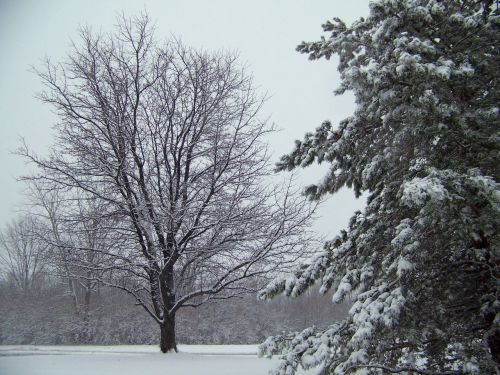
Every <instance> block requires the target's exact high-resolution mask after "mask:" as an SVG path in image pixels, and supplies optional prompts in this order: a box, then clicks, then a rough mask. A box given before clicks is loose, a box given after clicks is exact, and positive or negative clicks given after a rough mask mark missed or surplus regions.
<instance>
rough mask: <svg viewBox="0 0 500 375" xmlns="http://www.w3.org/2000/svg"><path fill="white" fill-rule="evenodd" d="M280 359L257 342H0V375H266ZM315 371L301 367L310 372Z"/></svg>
mask: <svg viewBox="0 0 500 375" xmlns="http://www.w3.org/2000/svg"><path fill="white" fill-rule="evenodd" d="M277 364H278V359H277V358H273V359H266V358H258V357H257V345H179V353H168V354H162V353H160V352H159V349H158V346H156V345H154V346H153V345H151V346H148V345H118V346H32V345H21V346H19V345H15V346H10V345H0V374H1V375H68V374H71V375H137V374H140V375H153V374H154V375H158V374H163V375H226V374H227V375H260V374H262V375H267V374H268V372H269V370H271V369H272V368H274V367H276V366H277ZM313 373H314V372H311V371H310V372H300V374H308V375H309V374H313Z"/></svg>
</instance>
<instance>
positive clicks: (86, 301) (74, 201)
mask: <svg viewBox="0 0 500 375" xmlns="http://www.w3.org/2000/svg"><path fill="white" fill-rule="evenodd" d="M27 196H28V198H29V203H28V204H27V206H28V207H29V209H30V212H31V213H32V215H36V217H37V220H38V222H39V228H38V233H37V235H38V238H39V240H40V241H41V242H43V243H45V244H46V246H47V248H48V250H47V251H46V265H47V266H48V267H47V268H48V269H47V272H48V273H49V274H50V275H51V276H54V277H56V278H57V279H58V280H59V281H62V283H63V285H66V287H67V291H66V295H67V296H69V297H70V298H71V300H72V302H73V307H74V317H75V318H76V320H75V322H80V323H81V324H82V327H81V332H80V338H79V340H80V342H85V341H90V340H91V337H90V336H89V335H87V337H85V335H86V333H85V332H84V331H85V330H86V328H88V324H89V318H90V313H91V301H92V299H93V296H94V295H95V294H96V291H97V290H98V288H99V287H100V286H101V285H102V284H106V283H109V282H110V280H111V279H112V277H113V272H116V269H115V267H114V264H113V262H112V260H110V259H109V257H108V256H107V255H106V254H107V253H110V252H113V251H118V249H121V248H123V247H127V246H129V243H130V241H129V240H127V239H126V238H125V236H124V235H123V234H120V233H117V232H116V230H115V228H116V219H115V218H114V216H113V215H111V214H110V213H109V212H107V208H106V206H105V205H103V204H102V202H100V201H99V200H97V199H96V198H95V197H93V196H91V195H89V194H85V193H80V194H74V193H73V192H70V193H68V191H66V190H65V189H61V188H60V187H58V186H57V185H56V184H53V183H47V182H45V183H37V182H33V183H31V184H29V185H28V194H27Z"/></svg>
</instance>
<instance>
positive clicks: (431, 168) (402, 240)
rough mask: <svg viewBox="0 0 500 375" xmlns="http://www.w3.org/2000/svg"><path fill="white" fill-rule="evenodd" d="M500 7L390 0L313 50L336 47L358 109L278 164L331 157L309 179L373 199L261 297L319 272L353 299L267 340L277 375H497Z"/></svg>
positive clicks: (296, 287)
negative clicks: (320, 323) (305, 373)
mask: <svg viewBox="0 0 500 375" xmlns="http://www.w3.org/2000/svg"><path fill="white" fill-rule="evenodd" d="M499 25H500V19H499V10H498V4H497V3H495V4H494V3H493V1H458V0H442V1H439V0H380V1H373V2H372V3H371V4H370V15H369V16H368V17H367V18H366V19H363V18H361V19H359V20H358V21H356V22H354V23H353V24H352V25H350V26H347V25H346V24H345V23H344V22H342V21H341V20H340V19H334V20H333V21H332V22H327V23H326V24H325V25H323V28H324V30H325V32H328V33H329V36H328V37H327V38H324V37H322V38H321V40H320V41H318V42H313V43H302V44H301V45H299V47H298V50H299V51H300V52H302V53H307V54H309V57H310V59H318V58H323V57H324V58H327V59H329V58H330V57H331V56H332V55H337V56H338V57H339V71H340V73H341V79H342V83H341V85H340V88H338V90H337V91H336V93H337V94H342V93H344V92H346V91H348V90H352V91H353V93H354V94H355V98H356V109H355V112H354V114H353V115H352V116H351V117H349V118H347V119H345V120H344V121H342V122H341V123H340V124H339V126H338V127H334V126H332V124H331V123H330V122H328V121H326V122H324V123H323V124H322V125H321V126H320V127H319V128H317V129H316V131H315V132H314V133H308V134H306V135H305V138H304V140H303V141H296V145H295V149H294V150H293V152H291V153H290V154H289V155H286V156H283V157H282V159H281V161H280V162H279V164H278V169H279V170H291V169H294V168H297V167H306V166H308V165H310V164H312V163H322V162H327V163H329V164H330V169H329V172H328V174H327V175H326V176H325V178H324V180H322V181H321V182H320V183H318V184H316V185H311V186H309V187H308V188H307V189H306V194H307V195H309V197H310V198H311V199H319V198H321V197H323V196H324V195H326V194H328V193H335V192H337V191H338V190H339V189H340V188H342V187H344V186H347V187H350V188H353V189H354V191H355V193H356V194H357V196H359V195H360V194H362V193H366V194H367V196H368V201H367V206H366V208H365V209H364V211H363V212H357V213H355V214H354V216H353V217H352V218H351V220H350V224H349V227H348V229H347V230H346V231H342V232H341V234H340V235H339V236H338V237H336V238H335V239H333V240H331V241H329V242H327V243H326V244H325V246H324V249H323V250H322V251H321V253H320V254H319V255H317V256H316V257H315V258H314V259H313V260H312V261H311V262H310V263H309V264H305V265H302V266H300V267H299V268H298V269H297V270H296V271H295V272H294V273H293V274H292V275H291V276H286V277H285V276H283V277H281V278H278V279H276V280H274V281H273V282H272V283H271V284H270V285H269V286H268V287H267V289H266V290H265V291H264V292H263V293H262V294H261V295H260V296H261V298H272V297H273V296H274V295H277V294H279V293H285V294H286V295H288V296H292V297H293V296H297V295H300V294H301V293H303V292H304V291H305V290H306V289H307V288H308V287H310V286H311V285H313V284H316V283H320V285H321V292H323V293H326V292H327V291H329V290H331V291H332V292H333V301H334V302H339V301H342V300H344V299H349V298H352V300H353V306H352V308H351V310H350V312H349V315H348V317H347V318H346V319H345V320H343V321H341V322H336V323H334V324H332V325H331V326H330V327H328V328H326V329H318V328H315V327H311V328H307V329H305V330H304V331H302V332H300V333H295V334H293V335H292V336H285V335H284V336H276V337H271V338H269V339H268V340H267V341H266V342H265V343H264V344H262V345H261V348H260V350H261V354H262V355H271V354H277V353H283V354H284V355H283V357H282V358H283V360H282V362H281V365H280V367H279V368H278V369H277V370H276V373H277V374H294V373H295V371H296V370H297V369H298V368H299V367H303V368H311V367H315V366H319V368H320V373H321V374H382V373H383V374H386V373H402V374H410V373H411V374H462V373H470V374H491V373H497V374H498V373H499V368H500V367H499V364H500V314H499V312H500V300H499V296H500V291H499V280H500V268H499V266H500V246H499V242H500V236H499V226H500V225H499V224H500V220H499V219H500V216H499V211H500V184H499V183H498V181H499V177H500V168H499V165H500V164H499V157H498V156H499V150H500V132H499V130H500V127H499V125H500V122H499V109H498V103H499V99H500V98H499V79H498V76H499V72H500V62H499V45H500V43H499Z"/></svg>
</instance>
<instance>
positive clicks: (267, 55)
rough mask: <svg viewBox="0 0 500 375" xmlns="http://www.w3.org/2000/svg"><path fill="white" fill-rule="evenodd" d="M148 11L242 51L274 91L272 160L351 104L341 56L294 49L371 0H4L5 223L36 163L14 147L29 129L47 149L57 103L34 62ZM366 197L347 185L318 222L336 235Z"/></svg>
mask: <svg viewBox="0 0 500 375" xmlns="http://www.w3.org/2000/svg"><path fill="white" fill-rule="evenodd" d="M144 10H146V11H147V12H148V13H149V15H150V16H151V18H152V20H153V21H155V22H156V25H157V31H156V32H157V34H156V35H157V37H159V38H167V37H169V36H170V35H175V36H177V37H180V38H181V39H182V40H183V42H184V43H185V44H187V45H191V46H194V47H203V48H205V49H208V50H217V49H229V50H232V51H238V52H239V53H240V56H241V61H242V62H244V63H246V64H247V65H248V66H249V71H250V72H253V74H254V77H255V81H256V82H257V84H258V85H259V86H260V87H261V90H262V92H263V93H265V92H267V93H268V95H269V96H270V98H269V100H268V102H267V104H266V106H265V108H264V111H263V112H262V115H263V116H270V118H271V121H272V122H274V123H275V124H276V125H277V126H278V128H280V129H282V131H281V132H280V133H278V134H276V135H274V136H272V137H271V138H270V140H269V142H270V144H271V149H272V150H273V153H274V160H278V158H279V156H280V155H282V154H283V153H286V152H288V151H290V150H291V149H292V147H293V141H294V140H295V139H302V137H303V135H304V133H305V132H307V131H312V130H314V128H315V127H317V126H318V125H320V123H321V122H322V121H324V120H326V119H329V120H332V121H333V122H334V123H337V122H338V121H339V120H341V119H343V118H344V117H346V116H348V115H349V114H350V113H351V112H352V111H353V109H354V100H353V97H352V96H350V95H344V96H342V97H338V96H337V97H336V96H334V95H333V93H332V92H333V90H334V89H335V88H336V87H337V85H338V82H339V81H338V73H337V70H336V60H332V61H326V60H325V61H315V62H311V61H308V59H307V57H306V56H304V55H300V54H298V53H297V52H295V47H296V45H297V44H298V43H299V42H301V41H303V40H306V41H313V40H317V39H319V37H320V36H321V35H322V30H321V27H320V26H321V24H322V23H323V22H324V21H326V20H327V19H331V18H332V17H335V16H337V17H340V18H342V19H343V20H344V21H346V22H352V21H353V20H355V19H356V18H358V17H360V16H366V15H367V14H368V0H355V1H343V0H329V1H327V0H314V1H311V0H300V1H299V0H272V1H269V0H267V1H265V0H254V1H235V0H212V1H202V0H198V1H193V0H191V1H189V0H184V1H182V0H158V1H137V0H85V1H83V0H81V1H64V0H58V1H56V0H44V1H40V0H0V46H1V50H0V225H3V224H5V223H6V222H7V221H9V220H10V219H11V218H13V216H15V214H16V210H17V209H18V208H19V207H20V205H21V204H22V201H23V196H22V189H23V186H22V183H20V182H16V177H18V176H19V175H22V174H23V173H26V172H27V171H28V170H29V169H28V167H27V166H26V165H25V164H24V161H23V160H21V159H19V157H17V156H15V155H12V154H11V151H13V150H15V149H16V147H17V146H18V145H19V138H20V137H24V138H25V139H26V142H27V143H28V145H30V146H31V147H32V148H33V149H34V150H35V151H37V152H38V153H41V154H43V153H44V152H45V151H46V150H47V148H48V147H49V145H50V142H51V126H52V124H53V123H54V122H55V121H56V118H55V117H54V115H53V114H52V113H51V109H50V107H48V106H47V105H44V104H42V103H40V102H39V101H38V100H37V99H35V97H34V95H35V93H36V92H37V91H38V90H39V89H40V87H41V86H40V82H39V79H38V78H37V77H36V76H35V74H33V73H31V72H30V66H31V65H33V66H37V65H38V64H39V62H40V59H42V58H43V57H44V56H49V57H50V58H51V59H52V60H53V61H57V60H59V59H61V58H62V57H63V56H64V55H65V54H66V52H67V51H68V50H69V45H70V41H71V39H73V40H75V41H77V40H78V38H77V28H78V27H79V26H80V25H89V26H91V27H92V28H93V29H94V30H102V31H108V30H111V29H112V28H113V25H115V24H116V15H117V14H118V13H120V12H122V11H123V12H125V14H126V15H128V16H131V15H135V14H137V13H139V12H141V11H144ZM308 169H309V168H308ZM321 169H322V170H325V168H313V169H311V170H300V171H299V179H300V182H301V183H303V184H307V183H310V182H314V181H316V180H317V179H318V178H320V177H321V176H322V173H321ZM362 205H363V202H362V200H355V199H354V197H353V194H352V193H351V192H350V191H342V192H340V193H339V194H337V195H336V196H334V197H331V198H330V199H329V200H328V202H326V203H325V204H324V205H323V206H322V207H321V209H320V211H319V213H318V214H319V215H320V216H321V218H320V219H318V221H317V223H316V225H315V227H316V228H317V230H319V231H321V232H323V233H325V234H327V235H332V234H335V233H336V232H337V231H338V229H340V228H342V227H344V226H346V224H347V222H348V219H349V217H350V215H351V214H352V212H354V211H355V210H356V209H360V208H361V207H362Z"/></svg>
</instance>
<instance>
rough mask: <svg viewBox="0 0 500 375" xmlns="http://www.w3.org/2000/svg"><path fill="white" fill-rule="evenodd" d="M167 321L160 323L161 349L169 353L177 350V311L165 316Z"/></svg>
mask: <svg viewBox="0 0 500 375" xmlns="http://www.w3.org/2000/svg"><path fill="white" fill-rule="evenodd" d="M164 319H165V321H164V322H163V323H162V324H160V350H161V351H162V352H163V353H167V352H169V351H171V350H174V351H176V352H177V342H176V341H175V313H173V314H171V315H166V316H165V318H164Z"/></svg>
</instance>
